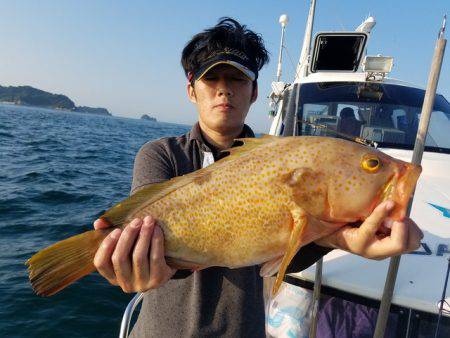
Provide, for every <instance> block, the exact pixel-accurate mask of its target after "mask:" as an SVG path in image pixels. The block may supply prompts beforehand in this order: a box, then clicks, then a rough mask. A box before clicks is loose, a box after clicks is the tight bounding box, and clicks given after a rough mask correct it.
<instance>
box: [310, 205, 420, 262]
mask: <svg viewBox="0 0 450 338" xmlns="http://www.w3.org/2000/svg"><path fill="white" fill-rule="evenodd" d="M394 206H395V203H394V202H393V201H385V202H383V203H381V204H380V205H378V206H377V207H376V208H375V210H374V211H373V212H372V214H371V215H370V216H369V217H368V218H367V219H366V220H365V221H364V222H363V223H362V224H361V225H360V226H359V227H352V226H349V225H346V226H344V227H343V228H340V229H339V230H338V231H336V232H334V233H333V234H331V235H329V236H327V237H324V238H321V239H319V240H316V241H315V243H316V244H318V245H321V246H326V247H332V248H336V249H342V250H345V251H349V252H351V253H354V254H356V255H359V256H362V257H365V258H370V259H377V260H381V259H384V258H387V257H391V256H397V255H401V254H404V253H407V252H411V251H414V250H416V249H417V248H419V246H420V240H421V239H422V238H423V233H422V231H421V230H420V229H419V227H418V226H417V224H416V223H414V221H413V220H412V219H410V218H405V219H404V220H402V221H392V220H391V219H389V213H390V212H391V211H392V210H393V208H394Z"/></svg>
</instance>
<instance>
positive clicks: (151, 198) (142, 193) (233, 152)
mask: <svg viewBox="0 0 450 338" xmlns="http://www.w3.org/2000/svg"><path fill="white" fill-rule="evenodd" d="M276 139H278V137H276V136H271V135H264V136H263V137H260V138H242V139H236V141H237V142H240V143H243V145H241V146H236V147H233V148H230V149H227V150H225V151H224V152H227V153H229V154H230V155H229V156H226V157H225V158H222V159H221V160H219V161H217V162H215V163H213V164H211V165H210V166H208V167H206V168H203V169H200V170H197V171H194V172H192V173H189V174H187V175H183V176H178V177H174V178H172V179H170V180H167V181H165V182H162V183H154V184H150V185H148V186H146V187H144V188H142V189H140V190H139V191H138V192H136V193H135V194H133V195H132V196H130V197H128V198H127V199H125V200H123V201H122V202H120V203H117V204H116V205H115V206H113V207H112V208H111V209H109V210H108V211H106V212H105V213H104V214H103V215H102V216H100V218H103V219H105V220H106V221H108V222H109V223H110V224H112V225H114V226H122V225H123V224H125V223H127V222H130V221H131V220H132V217H133V215H134V211H135V210H136V209H140V208H142V207H144V206H146V205H150V204H152V203H154V202H156V201H157V200H159V199H161V198H163V197H164V196H166V195H168V194H170V193H171V192H173V191H175V190H177V189H179V188H181V187H183V186H185V185H187V184H190V183H193V182H195V181H196V180H202V179H204V178H205V177H206V176H208V175H209V174H211V173H212V172H214V171H216V170H218V169H220V168H223V167H225V166H227V165H230V164H231V163H232V162H234V161H235V160H237V159H239V158H241V157H242V156H244V155H246V154H249V153H250V152H251V151H252V150H254V149H256V148H258V147H259V146H262V145H264V144H267V143H271V142H273V141H275V140H276Z"/></svg>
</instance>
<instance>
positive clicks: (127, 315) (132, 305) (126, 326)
mask: <svg viewBox="0 0 450 338" xmlns="http://www.w3.org/2000/svg"><path fill="white" fill-rule="evenodd" d="M143 297H144V293H141V292H138V293H136V295H135V296H134V297H133V299H132V300H131V301H130V302H129V303H128V305H127V308H126V309H125V312H124V313H123V317H122V322H121V323H120V333H119V338H127V337H128V333H129V330H130V323H131V318H132V317H133V312H134V310H135V309H136V307H137V306H138V305H139V303H140V302H141V301H142V298H143Z"/></svg>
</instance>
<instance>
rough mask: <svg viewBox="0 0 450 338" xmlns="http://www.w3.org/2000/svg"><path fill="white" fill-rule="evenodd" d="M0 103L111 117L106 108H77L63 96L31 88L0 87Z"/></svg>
mask: <svg viewBox="0 0 450 338" xmlns="http://www.w3.org/2000/svg"><path fill="white" fill-rule="evenodd" d="M0 102H5V103H13V104H17V105H24V106H35V107H43V108H52V109H64V110H71V111H76V112H79V113H89V114H98V115H111V113H110V112H109V111H108V110H107V109H106V108H91V107H85V106H79V107H77V106H76V105H75V103H74V102H73V101H72V100H71V99H69V98H68V97H67V96H65V95H62V94H53V93H49V92H46V91H44V90H40V89H36V88H33V87H31V86H18V87H14V86H9V87H3V86H0Z"/></svg>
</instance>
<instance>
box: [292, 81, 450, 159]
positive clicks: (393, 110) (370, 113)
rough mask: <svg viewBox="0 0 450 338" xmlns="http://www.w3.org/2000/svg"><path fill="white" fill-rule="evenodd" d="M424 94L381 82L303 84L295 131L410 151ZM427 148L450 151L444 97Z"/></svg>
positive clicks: (449, 120)
mask: <svg viewBox="0 0 450 338" xmlns="http://www.w3.org/2000/svg"><path fill="white" fill-rule="evenodd" d="M424 94H425V91H424V90H422V89H417V88H412V87H407V86H401V85H393V84H382V83H367V82H331V83H330V82H322V83H305V84H301V85H300V99H299V105H298V112H297V113H298V115H297V117H298V120H297V121H299V123H300V126H299V128H298V129H297V130H298V133H299V134H301V135H316V136H335V137H339V136H338V135H337V134H336V132H338V133H341V134H345V135H348V136H353V137H354V136H358V137H361V138H364V139H368V140H372V141H375V142H377V143H378V144H379V146H380V147H388V148H402V149H412V148H413V147H414V142H415V139H416V134H417V128H418V125H419V119H420V114H421V109H422V103H423V99H424ZM302 120H303V121H306V122H309V123H312V125H311V124H307V123H301V122H300V121H302ZM314 124H315V125H321V126H322V127H317V126H314ZM425 145H426V150H428V151H438V152H446V153H447V152H450V104H449V103H448V101H447V100H446V99H445V98H444V97H443V96H442V95H436V99H435V102H434V107H433V112H432V114H431V119H430V126H429V129H428V135H427V139H426V143H425Z"/></svg>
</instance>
